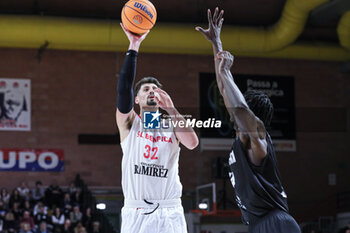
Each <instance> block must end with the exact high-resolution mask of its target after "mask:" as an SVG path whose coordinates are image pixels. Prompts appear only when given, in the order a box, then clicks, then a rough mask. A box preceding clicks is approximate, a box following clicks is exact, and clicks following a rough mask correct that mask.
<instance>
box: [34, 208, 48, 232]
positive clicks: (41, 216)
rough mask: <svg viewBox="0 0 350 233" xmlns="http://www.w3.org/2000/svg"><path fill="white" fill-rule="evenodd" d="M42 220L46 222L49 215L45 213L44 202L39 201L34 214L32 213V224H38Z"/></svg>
mask: <svg viewBox="0 0 350 233" xmlns="http://www.w3.org/2000/svg"><path fill="white" fill-rule="evenodd" d="M43 221H45V222H48V221H49V217H48V215H47V208H46V210H45V206H44V204H43V203H42V202H39V205H38V210H37V211H36V214H35V215H34V224H35V225H36V226H39V224H40V223H41V222H43Z"/></svg>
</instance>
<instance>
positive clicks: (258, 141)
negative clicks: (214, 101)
mask: <svg viewBox="0 0 350 233" xmlns="http://www.w3.org/2000/svg"><path fill="white" fill-rule="evenodd" d="M208 21H209V28H208V29H206V30H204V29H203V28H201V27H196V30H197V31H200V32H201V33H202V34H203V35H204V36H205V37H206V38H207V39H208V40H209V41H210V42H211V43H212V46H213V51H214V61H215V73H216V81H217V84H218V88H219V91H220V93H221V95H222V96H223V99H224V103H225V106H226V108H227V111H228V112H229V114H230V117H231V120H232V121H234V122H235V125H236V128H238V131H239V132H241V133H243V134H247V135H248V136H249V138H250V146H251V147H252V150H253V156H252V157H251V158H250V159H251V161H252V162H253V163H254V164H257V165H259V164H260V162H261V161H262V159H263V158H265V156H266V151H267V144H266V140H265V137H266V131H265V127H264V124H263V122H262V121H261V120H259V119H258V118H257V117H256V116H255V115H254V113H253V112H252V111H251V110H250V109H249V107H248V105H247V103H246V101H245V99H244V96H243V94H242V93H241V91H240V90H239V88H238V87H237V85H236V84H235V82H234V80H233V76H232V74H231V71H230V68H231V66H232V64H233V60H234V57H233V56H232V55H231V54H230V53H229V52H227V51H223V50H222V43H221V39H220V33H221V28H222V23H223V21H224V19H223V10H221V11H220V13H219V9H218V8H216V9H215V12H214V15H213V16H211V13H210V10H208Z"/></svg>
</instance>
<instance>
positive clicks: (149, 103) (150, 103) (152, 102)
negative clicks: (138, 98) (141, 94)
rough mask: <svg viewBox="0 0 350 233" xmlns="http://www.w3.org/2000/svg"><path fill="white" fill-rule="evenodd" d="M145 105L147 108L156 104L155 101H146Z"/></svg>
mask: <svg viewBox="0 0 350 233" xmlns="http://www.w3.org/2000/svg"><path fill="white" fill-rule="evenodd" d="M147 105H148V106H156V105H157V102H156V101H155V99H148V100H147Z"/></svg>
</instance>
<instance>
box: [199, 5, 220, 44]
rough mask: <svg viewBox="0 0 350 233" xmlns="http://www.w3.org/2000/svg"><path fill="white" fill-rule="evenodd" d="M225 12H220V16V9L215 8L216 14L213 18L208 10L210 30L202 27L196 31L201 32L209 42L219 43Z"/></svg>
mask: <svg viewBox="0 0 350 233" xmlns="http://www.w3.org/2000/svg"><path fill="white" fill-rule="evenodd" d="M223 15H224V10H221V11H220V14H219V8H217V7H216V8H215V12H214V15H213V17H212V16H211V12H210V9H208V22H209V28H208V29H203V28H201V27H196V30H197V31H199V32H201V33H202V34H203V35H204V36H205V38H207V40H209V41H211V42H213V43H217V42H219V41H220V33H221V27H222V23H223V22H224V18H223Z"/></svg>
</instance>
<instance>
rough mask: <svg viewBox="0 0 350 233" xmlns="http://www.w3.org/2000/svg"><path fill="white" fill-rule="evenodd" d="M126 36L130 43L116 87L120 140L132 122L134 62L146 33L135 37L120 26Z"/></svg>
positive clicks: (133, 115) (133, 114) (126, 133)
mask: <svg viewBox="0 0 350 233" xmlns="http://www.w3.org/2000/svg"><path fill="white" fill-rule="evenodd" d="M121 27H122V28H123V30H124V32H125V34H126V36H127V37H128V39H129V41H130V45H129V49H128V51H127V53H126V56H125V59H124V63H123V66H122V70H121V71H120V74H119V78H118V86H117V111H116V121H117V125H118V129H119V133H120V139H121V141H123V139H124V138H125V137H126V136H127V135H128V133H129V130H130V125H131V124H130V123H132V121H133V120H134V117H135V112H134V109H133V107H134V93H133V85H134V80H135V75H136V62H137V55H138V51H139V47H140V44H141V42H142V41H143V40H144V39H145V38H146V36H147V34H148V32H147V33H145V34H143V35H142V36H141V35H136V34H134V33H131V32H130V31H128V30H127V29H125V27H124V26H123V25H122V24H121Z"/></svg>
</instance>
